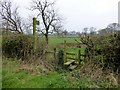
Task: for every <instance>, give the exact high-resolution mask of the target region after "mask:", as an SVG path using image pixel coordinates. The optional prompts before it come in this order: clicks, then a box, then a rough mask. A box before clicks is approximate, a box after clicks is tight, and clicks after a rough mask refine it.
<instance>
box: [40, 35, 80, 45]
mask: <svg viewBox="0 0 120 90" xmlns="http://www.w3.org/2000/svg"><path fill="white" fill-rule="evenodd" d="M75 39H77V40H79V38H78V37H56V36H55V37H49V45H50V46H56V45H58V44H61V43H64V41H65V40H66V42H67V43H77V42H76V41H75ZM39 40H41V41H44V42H45V38H44V37H39Z"/></svg>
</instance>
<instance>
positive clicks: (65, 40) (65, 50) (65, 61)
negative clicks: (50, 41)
mask: <svg viewBox="0 0 120 90" xmlns="http://www.w3.org/2000/svg"><path fill="white" fill-rule="evenodd" d="M64 62H66V40H65V41H64Z"/></svg>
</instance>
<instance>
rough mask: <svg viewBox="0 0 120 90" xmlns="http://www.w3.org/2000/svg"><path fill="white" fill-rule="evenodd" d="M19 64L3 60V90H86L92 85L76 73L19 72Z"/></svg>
mask: <svg viewBox="0 0 120 90" xmlns="http://www.w3.org/2000/svg"><path fill="white" fill-rule="evenodd" d="M19 66H20V64H19V62H18V61H14V60H10V59H8V60H3V73H2V75H3V79H2V85H3V88H86V87H89V86H92V85H94V82H93V81H92V80H90V79H89V78H86V77H82V78H80V76H79V77H77V75H78V74H77V72H75V71H74V72H61V73H58V72H56V71H50V72H48V73H47V74H45V73H39V74H34V73H30V72H28V71H24V70H19Z"/></svg>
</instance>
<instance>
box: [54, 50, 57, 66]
mask: <svg viewBox="0 0 120 90" xmlns="http://www.w3.org/2000/svg"><path fill="white" fill-rule="evenodd" d="M56 60H57V59H56V48H54V62H55V64H57V61H56Z"/></svg>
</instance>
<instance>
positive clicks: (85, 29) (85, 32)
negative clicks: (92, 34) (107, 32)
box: [83, 27, 88, 36]
mask: <svg viewBox="0 0 120 90" xmlns="http://www.w3.org/2000/svg"><path fill="white" fill-rule="evenodd" d="M87 32H88V28H87V27H85V28H83V34H84V35H85V36H86V35H87Z"/></svg>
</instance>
